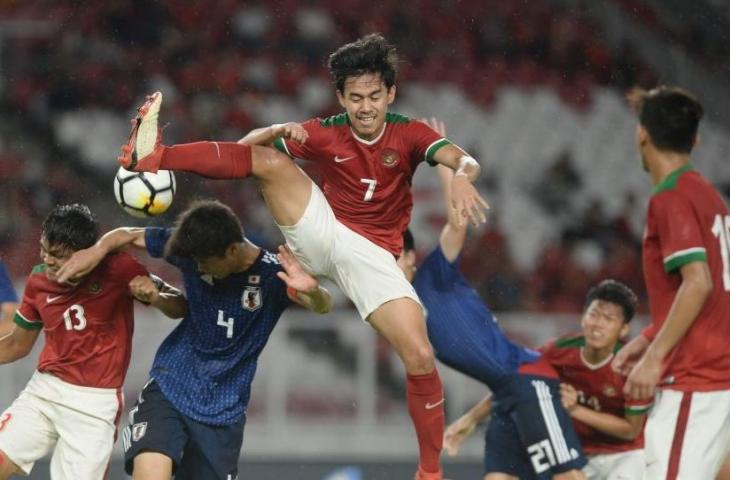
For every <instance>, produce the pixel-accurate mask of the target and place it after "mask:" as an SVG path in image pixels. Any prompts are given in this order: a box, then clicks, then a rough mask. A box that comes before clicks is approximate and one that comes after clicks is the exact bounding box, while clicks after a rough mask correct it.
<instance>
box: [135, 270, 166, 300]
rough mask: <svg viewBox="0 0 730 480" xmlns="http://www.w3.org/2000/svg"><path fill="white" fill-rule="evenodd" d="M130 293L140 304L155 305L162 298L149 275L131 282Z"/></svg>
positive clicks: (138, 276)
mask: <svg viewBox="0 0 730 480" xmlns="http://www.w3.org/2000/svg"><path fill="white" fill-rule="evenodd" d="M129 291H130V292H131V293H132V296H133V297H134V298H136V299H137V300H139V301H140V302H143V303H147V304H151V303H155V302H156V301H157V299H158V297H159V296H160V290H159V288H158V287H157V285H156V284H155V281H154V280H152V278H150V277H149V276H148V275H137V276H136V277H134V278H133V279H132V281H131V282H129Z"/></svg>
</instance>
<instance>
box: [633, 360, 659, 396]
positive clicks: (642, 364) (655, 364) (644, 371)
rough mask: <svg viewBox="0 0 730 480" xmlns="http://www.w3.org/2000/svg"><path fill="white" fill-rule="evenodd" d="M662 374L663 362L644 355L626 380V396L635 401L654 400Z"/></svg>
mask: <svg viewBox="0 0 730 480" xmlns="http://www.w3.org/2000/svg"><path fill="white" fill-rule="evenodd" d="M661 374H662V360H661V359H660V358H658V357H656V356H654V355H651V354H650V353H648V354H646V355H644V356H643V357H641V360H639V363H637V364H636V365H635V366H634V368H633V369H632V370H631V373H630V374H629V377H628V378H627V379H626V384H624V394H625V395H627V396H628V397H629V398H632V399H634V400H647V399H649V398H652V397H653V396H654V390H655V389H656V386H657V384H659V378H660V377H661Z"/></svg>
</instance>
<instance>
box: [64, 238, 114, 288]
mask: <svg viewBox="0 0 730 480" xmlns="http://www.w3.org/2000/svg"><path fill="white" fill-rule="evenodd" d="M105 256H106V252H105V251H104V250H103V249H102V248H100V247H99V246H97V245H94V246H91V247H89V248H85V249H83V250H79V251H77V252H74V253H73V255H71V256H70V257H69V259H68V260H66V263H64V264H63V266H62V267H61V268H59V269H58V273H57V275H56V276H57V278H58V280H57V281H58V283H66V282H68V281H69V280H70V281H72V282H73V281H76V280H78V279H79V278H81V277H83V276H84V275H86V274H88V273H89V272H91V271H92V270H93V269H95V268H96V266H97V265H99V263H101V261H102V260H103V259H104V257H105Z"/></svg>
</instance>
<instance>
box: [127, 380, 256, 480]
mask: <svg viewBox="0 0 730 480" xmlns="http://www.w3.org/2000/svg"><path fill="white" fill-rule="evenodd" d="M245 423H246V421H245V417H243V418H242V419H241V420H240V421H239V422H238V423H235V424H233V425H224V426H214V425H206V424H204V423H200V422H196V421H195V420H192V419H190V418H189V417H186V416H185V415H183V414H182V413H180V412H178V411H177V409H175V407H174V406H173V405H172V404H171V403H170V402H169V401H168V400H167V398H166V397H165V395H164V394H163V393H162V391H161V390H160V387H159V386H158V385H157V383H156V382H155V381H151V382H150V383H148V384H147V385H146V386H145V388H144V389H143V390H142V393H141V394H140V396H139V399H138V400H137V403H136V404H135V406H134V408H133V409H132V410H131V411H130V412H129V425H127V427H126V428H125V429H124V431H123V432H122V442H123V444H124V469H125V470H126V472H127V474H128V475H131V474H132V471H133V470H134V457H136V456H137V455H138V454H140V453H143V452H157V453H162V454H163V455H166V456H168V457H170V458H171V459H172V464H173V466H172V468H173V473H174V474H175V479H176V480H181V479H184V480H188V479H189V480H193V479H195V480H198V479H202V478H205V479H211V480H214V479H220V480H232V479H235V478H237V476H238V457H239V453H240V451H241V444H242V443H243V427H244V424H245Z"/></svg>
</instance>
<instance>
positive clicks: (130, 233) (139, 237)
mask: <svg viewBox="0 0 730 480" xmlns="http://www.w3.org/2000/svg"><path fill="white" fill-rule="evenodd" d="M128 245H133V246H135V247H137V248H145V240H144V228H137V227H120V228H116V229H114V230H111V231H109V232H107V233H105V234H104V235H103V236H102V237H101V238H100V239H99V240H98V241H97V242H96V244H94V245H93V246H91V247H89V248H85V249H83V250H79V251H77V252H74V253H73V255H71V257H70V258H69V259H68V261H66V263H65V264H64V265H63V266H62V267H61V268H60V269H59V270H58V283H65V282H66V281H68V280H74V279H76V278H79V277H83V276H84V275H86V274H87V273H89V272H91V271H92V270H93V269H94V268H96V266H97V265H99V263H101V261H102V260H104V257H106V256H107V255H108V254H110V253H111V252H115V251H117V250H119V249H121V248H124V247H126V246H128Z"/></svg>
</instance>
